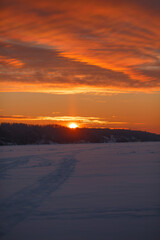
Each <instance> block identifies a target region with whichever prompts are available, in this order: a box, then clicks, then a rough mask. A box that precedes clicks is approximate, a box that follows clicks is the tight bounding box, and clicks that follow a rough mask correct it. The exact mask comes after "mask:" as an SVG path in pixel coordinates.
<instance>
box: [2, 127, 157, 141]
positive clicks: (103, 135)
mask: <svg viewBox="0 0 160 240" xmlns="http://www.w3.org/2000/svg"><path fill="white" fill-rule="evenodd" d="M159 141H160V134H155V133H149V132H144V131H135V130H126V129H108V128H107V129H106V128H76V129H70V128H67V127H63V126H59V125H43V126H42V125H27V124H22V123H13V124H10V123H1V124H0V145H1V146H5V145H29V144H32V145H35V144H71V143H118V142H159Z"/></svg>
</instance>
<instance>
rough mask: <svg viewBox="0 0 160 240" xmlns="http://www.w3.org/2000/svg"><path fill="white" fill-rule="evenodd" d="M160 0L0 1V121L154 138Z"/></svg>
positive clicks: (159, 94)
mask: <svg viewBox="0 0 160 240" xmlns="http://www.w3.org/2000/svg"><path fill="white" fill-rule="evenodd" d="M159 109H160V1H159V0H152V1H150V0H134V1H127V0H122V1H121V0H77V1H74V0H61V1H57V0H34V1H33V0H1V1H0V122H22V123H28V124H52V123H53V124H61V125H65V126H67V125H68V124H69V123H70V122H76V123H77V124H78V126H79V127H104V128H105V127H106V128H124V129H133V130H143V131H150V132H155V133H160V110H159Z"/></svg>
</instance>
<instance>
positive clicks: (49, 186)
mask: <svg viewBox="0 0 160 240" xmlns="http://www.w3.org/2000/svg"><path fill="white" fill-rule="evenodd" d="M24 161H25V160H24ZM24 161H23V162H21V163H24ZM17 162H18V160H17V161H16V162H14V163H13V164H10V165H9V167H8V168H7V169H10V167H12V168H13V167H15V166H17ZM75 165H76V160H75V159H74V158H73V157H72V156H71V157H70V156H68V157H65V158H64V159H63V160H62V162H61V163H60V164H59V166H58V167H57V168H56V169H55V171H53V172H51V173H49V174H48V175H46V176H43V177H42V178H40V179H39V180H38V182H37V183H36V184H34V185H31V186H28V187H26V188H24V189H22V190H21V191H19V192H16V193H15V194H13V195H11V196H10V197H9V198H8V199H5V200H4V201H3V202H1V203H0V212H1V227H2V230H1V231H0V235H5V234H6V233H8V232H9V231H10V230H11V229H12V228H13V227H14V226H15V225H17V224H18V223H20V222H21V221H22V220H24V219H25V218H27V217H28V216H29V215H30V213H32V212H33V210H34V209H36V208H37V207H38V206H39V205H40V204H41V203H42V202H43V201H44V200H45V199H46V198H47V197H48V196H49V195H50V194H51V193H53V192H54V191H56V190H57V189H58V188H59V187H60V186H61V185H62V184H63V183H64V182H65V181H66V180H67V179H68V178H69V176H70V175H71V174H72V172H73V171H74V168H75ZM5 170H6V168H5Z"/></svg>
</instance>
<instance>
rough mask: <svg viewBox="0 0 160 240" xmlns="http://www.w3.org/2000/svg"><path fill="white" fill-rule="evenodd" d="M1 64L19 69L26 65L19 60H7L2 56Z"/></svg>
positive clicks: (0, 57) (0, 58)
mask: <svg viewBox="0 0 160 240" xmlns="http://www.w3.org/2000/svg"><path fill="white" fill-rule="evenodd" d="M0 64H2V65H3V64H4V65H10V66H13V67H17V68H19V67H22V66H23V65H24V63H22V62H21V61H19V60H18V59H15V58H7V57H5V56H0Z"/></svg>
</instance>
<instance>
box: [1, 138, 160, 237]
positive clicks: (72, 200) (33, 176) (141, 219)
mask: <svg viewBox="0 0 160 240" xmlns="http://www.w3.org/2000/svg"><path fill="white" fill-rule="evenodd" d="M0 172H1V174H0V188H1V196H0V211H1V212H0V221H1V224H0V225H1V231H0V235H1V236H0V238H1V239H2V240H17V239H21V240H33V239H34V240H53V239H54V240H82V239H83V240H90V239H93V240H99V239H100V240H106V239H107V240H121V239H123V240H125V239H126V240H143V239H145V240H147V239H148V240H150V239H154V240H159V239H160V224H159V223H160V143H159V142H156V143H155V142H154V143H152V142H148V143H108V144H64V145H58V144H55V145H28V146H1V147H0Z"/></svg>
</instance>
